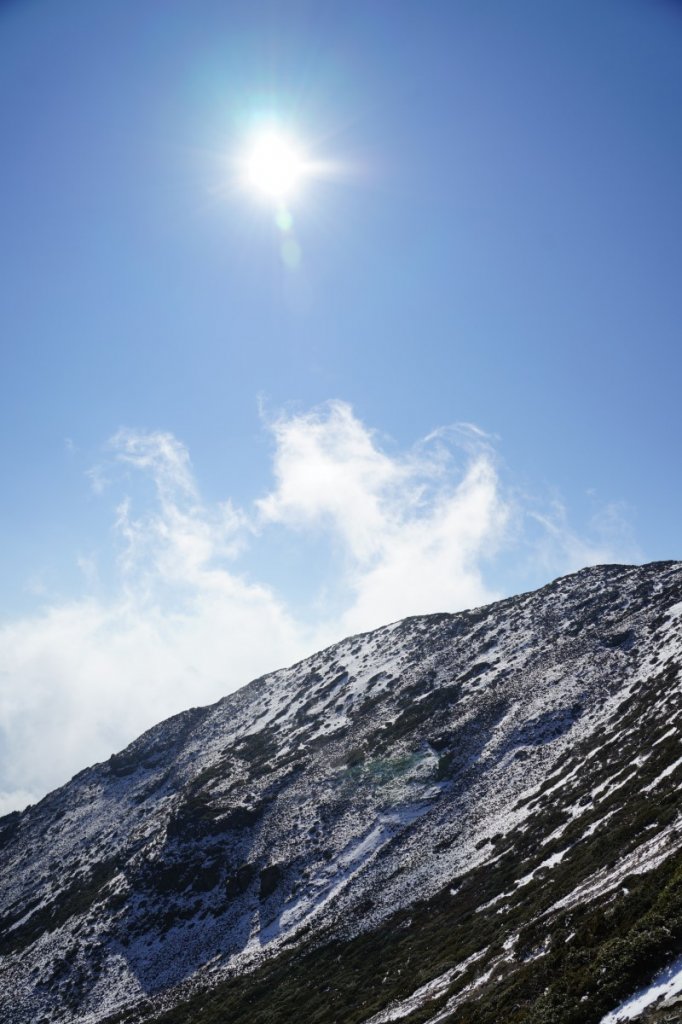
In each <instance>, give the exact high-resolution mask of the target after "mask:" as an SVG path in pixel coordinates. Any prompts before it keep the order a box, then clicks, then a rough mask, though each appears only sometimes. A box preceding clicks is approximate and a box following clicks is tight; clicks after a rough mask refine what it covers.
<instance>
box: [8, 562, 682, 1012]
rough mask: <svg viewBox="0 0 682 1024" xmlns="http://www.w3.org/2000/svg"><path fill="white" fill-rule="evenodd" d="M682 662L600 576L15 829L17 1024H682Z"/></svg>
mask: <svg viewBox="0 0 682 1024" xmlns="http://www.w3.org/2000/svg"><path fill="white" fill-rule="evenodd" d="M681 662H682V563H673V562H665V563H655V564H652V565H648V566H644V567H623V566H603V567H598V568H594V569H586V570H583V571H581V572H579V573H577V574H575V575H573V576H569V577H566V578H564V579H561V580H558V581H556V582H555V583H553V584H551V585H550V586H547V587H545V588H543V589H542V590H540V591H537V592H536V593H532V594H524V595H521V596H519V597H515V598H512V599H509V600H506V601H502V602H499V603H497V604H494V605H491V606H489V607H486V608H479V609H476V610H474V611H470V612H464V613H461V614H457V615H445V614H443V615H430V616H425V617H419V618H412V619H407V620H405V621H403V622H399V623H397V624H394V625H391V626H387V627H385V628H383V629H379V630H377V631H375V632H373V633H368V634H365V635H361V636H356V637H352V638H350V639H347V640H344V641H343V642H341V643H339V644H336V645H335V646H334V647H331V648H329V649H328V650H326V651H323V652H321V653H320V654H317V655H315V656H313V657H311V658H308V659H306V660H305V661H303V662H300V663H299V664H297V665H294V666H293V667H292V668H289V669H286V670H283V671H280V672H275V673H272V674H271V675H268V676H264V677H263V678H261V679H258V680H256V681H255V682H252V683H250V684H249V685H248V686H246V687H244V688H243V689H242V690H240V691H238V692H236V693H233V694H231V695H230V696H228V697H226V698H225V699H224V700H221V701H219V702H218V703H217V704H215V705H213V706H211V707H208V708H193V709H191V710H190V711H187V712H185V713H184V714H181V715H178V716H176V717H175V718H172V719H169V720H168V721H166V722H163V723H161V724H160V725H158V726H156V727H155V728H154V729H151V730H150V731H149V732H147V733H145V734H144V735H143V736H141V737H140V738H139V739H138V740H136V741H135V742H134V743H133V744H131V746H129V747H128V748H127V749H126V750H124V751H123V752H122V753H120V754H116V755H114V756H113V757H111V758H110V759H109V761H107V762H105V763H103V764H99V765H95V766H94V767H93V768H88V769H86V770H85V771H83V772H81V773H80V774H79V775H77V776H76V777H75V778H74V779H73V780H72V781H71V782H70V783H69V784H68V785H66V786H64V787H63V788H62V789H59V790H57V791H55V792H54V793H51V794H50V795H49V796H47V797H46V798H45V799H44V800H42V801H41V802H40V803H39V804H37V805H36V806H33V807H30V808H28V809H27V810H26V811H24V812H23V813H21V814H12V815H8V816H7V817H5V818H2V819H0V1006H1V1007H2V1014H1V1015H2V1020H3V1022H7V1024H28V1022H29V1021H30V1022H35V1021H42V1022H44V1024H50V1022H57V1021H59V1022H76V1021H78V1022H83V1024H86V1022H87V1024H95V1022H100V1021H105V1020H106V1021H110V1022H113V1021H117V1022H123V1021H125V1022H131V1024H132V1022H143V1021H144V1022H146V1021H152V1020H160V1021H163V1022H164V1024H190V1022H192V1024H195V1022H196V1024H212V1022H218V1021H220V1022H229V1024H247V1022H248V1024H279V1022H282V1024H283V1022H285V1021H286V1022H291V1021H302V1022H320V1024H323V1022H336V1024H385V1022H388V1021H401V1022H403V1024H419V1022H429V1024H441V1022H443V1024H445V1022H453V1024H454V1022H457V1024H473V1022H476V1024H499V1022H502V1021H503V1022H505V1024H507V1022H508V1024H512V1022H519V1024H520V1022H524V1024H549V1022H551V1024H591V1022H594V1024H598V1022H600V1021H602V1020H604V1022H605V1024H614V1022H615V1021H616V1020H619V1019H621V1015H622V1014H623V1013H625V1014H629V1017H628V1019H637V1020H640V1021H642V1022H644V1021H651V1022H653V1021H657V1022H659V1024H663V1022H672V1021H680V1020H682V1010H680V1007H679V1004H677V1003H676V994H675V993H676V991H677V989H676V986H675V984H674V982H675V978H677V977H678V975H679V976H680V978H682V961H679V963H677V961H678V959H679V957H680V954H682V801H680V797H679V787H680V782H681V781H682V744H681V743H680V724H681V718H680V715H681V710H682V681H681V677H680V668H681ZM666 968H667V969H668V974H667V976H666V977H667V978H668V982H669V984H668V986H667V988H665V990H664V989H661V988H659V989H655V988H654V987H651V986H652V984H654V985H655V984H657V983H658V981H660V979H658V981H657V979H656V976H657V974H658V973H659V972H660V971H662V970H665V969H666ZM671 979H672V981H671ZM647 986H650V988H649V989H648V990H647ZM680 988H681V989H682V980H681V981H680ZM637 990H642V991H640V992H639V998H638V1002H637V1003H634V1002H631V1003H630V1004H628V1006H626V1005H624V1004H625V1003H626V1002H627V1000H628V999H630V997H632V996H633V994H634V993H636V992H637ZM644 990H646V991H644ZM659 991H660V992H662V998H661V999H659V1000H658V1001H657V1002H654V997H655V996H656V994H657V993H658V992H659Z"/></svg>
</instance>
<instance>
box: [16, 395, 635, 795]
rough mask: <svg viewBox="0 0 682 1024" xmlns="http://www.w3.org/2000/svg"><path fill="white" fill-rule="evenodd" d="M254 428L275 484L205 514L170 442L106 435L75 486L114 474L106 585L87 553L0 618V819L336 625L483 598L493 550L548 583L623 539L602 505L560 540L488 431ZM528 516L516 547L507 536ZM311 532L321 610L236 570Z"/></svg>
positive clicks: (185, 457) (333, 408) (350, 626)
mask: <svg viewBox="0 0 682 1024" xmlns="http://www.w3.org/2000/svg"><path fill="white" fill-rule="evenodd" d="M270 430H271V432H272V437H273V442H274V463H273V468H274V482H273V487H272V490H271V491H270V493H269V494H267V495H266V496H265V497H263V498H261V499H260V500H258V501H256V502H255V503H254V507H253V509H252V510H240V509H238V508H235V507H234V505H233V504H232V503H231V502H229V501H225V502H223V503H219V504H215V505H210V506H209V505H207V504H206V503H205V502H204V501H203V500H202V497H201V494H200V489H199V487H198V485H197V482H196V480H195V478H194V474H193V470H192V465H191V460H190V456H189V453H188V451H187V449H186V448H185V447H184V445H182V444H181V443H180V442H179V441H178V440H177V439H176V438H175V437H173V435H171V434H169V433H162V432H152V433H140V432H135V431H120V432H119V433H118V434H116V436H115V437H114V438H112V440H111V442H110V445H109V458H108V460H107V461H105V462H103V464H102V465H101V466H99V467H98V470H97V474H91V475H90V479H91V482H92V483H93V485H94V486H95V489H96V490H99V491H100V494H104V495H108V494H112V495H113V494H115V493H116V491H117V488H120V484H121V481H120V478H121V474H123V477H124V483H125V491H126V493H124V494H123V495H122V496H121V494H120V492H119V494H118V497H117V498H116V499H115V500H116V501H117V502H118V504H117V505H116V508H115V536H116V539H117V554H118V562H117V564H118V569H117V576H116V578H115V579H114V580H113V581H111V580H110V581H109V582H108V584H107V581H106V580H103V579H102V571H101V564H100V559H99V558H98V557H97V553H96V552H89V554H88V555H87V556H86V557H83V556H81V558H80V565H81V568H82V570H83V574H84V576H85V582H86V585H87V586H90V588H91V592H89V593H88V594H87V595H86V596H82V597H80V598H78V599H73V600H70V601H64V600H61V599H60V600H54V601H53V602H52V603H51V604H48V605H47V607H44V608H43V609H42V610H40V611H37V612H36V613H35V614H33V615H30V616H26V617H24V618H22V619H18V620H15V621H8V622H5V623H4V624H3V625H1V626H0V666H1V669H0V672H1V674H0V738H1V739H0V813H1V811H2V809H6V810H9V809H11V808H12V807H13V806H21V805H22V804H23V803H25V802H26V801H27V800H28V799H35V798H39V797H40V796H41V795H42V794H43V793H44V792H45V791H47V790H48V789H50V788H52V787H53V786H55V785H58V784H60V783H62V782H63V781H65V780H66V779H67V778H68V777H69V776H70V775H71V774H72V773H73V772H75V771H77V770H79V769H80V768H82V767H84V766H85V765H86V764H89V763H92V762H93V761H95V760H100V759H102V758H105V757H107V756H108V755H109V754H110V753H111V752H112V751H114V750H117V749H120V748H121V747H122V746H123V745H124V744H125V743H127V742H128V741H130V740H131V739H133V738H134V737H135V736H136V735H137V734H138V733H139V732H140V731H142V730H143V729H145V728H147V727H149V726H150V725H152V724H154V723H155V722H157V721H160V720H161V719H163V718H164V717H165V716H167V715H169V714H172V713H174V712H177V711H180V710H182V709H184V708H186V707H189V706H191V705H196V704H203V703H208V702H210V701H213V700H216V699H218V698H220V697H221V696H223V695H224V694H225V693H228V692H229V691H230V690H232V689H234V688H235V687H237V686H239V685H241V684H242V683H245V682H247V681H248V680H249V679H251V678H253V677H255V676H256V675H259V674H260V673H262V672H264V671H268V670H270V669H275V668H278V667H280V666H282V665H284V664H287V663H290V662H292V661H294V660H295V659H297V658H299V657H302V656H304V655H305V654H307V653H311V652H312V651H313V650H315V649H317V648H319V647H321V646H323V645H324V644H326V643H331V642H333V641H334V640H337V639H340V638H341V636H343V635H344V634H347V633H350V632H355V631H359V630H364V629H369V628H372V627H374V626H378V625H380V624H382V623H384V622H388V621H392V620H395V619H397V618H401V617H403V616H405V615H411V614H416V613H421V612H431V611H443V610H445V611H447V610H453V611H454V610H457V609H461V608H463V607H467V606H471V605H476V604H481V603H483V602H485V601H488V600H491V599H493V598H494V597H496V596H498V592H497V589H496V587H495V586H494V585H492V584H491V583H490V582H489V578H493V579H494V573H493V568H494V565H495V563H494V562H493V561H492V559H493V556H495V555H496V554H498V553H499V554H502V555H504V556H505V557H509V552H510V550H511V551H512V555H513V550H515V549H516V550H518V551H520V552H521V554H522V557H523V559H524V563H527V562H528V561H529V560H533V559H535V560H536V562H537V564H538V565H539V566H542V567H551V571H552V572H553V573H554V574H556V573H558V572H561V571H568V570H569V569H572V568H577V567H578V565H579V564H586V563H587V562H591V561H593V560H595V558H596V559H597V560H600V559H601V556H602V555H607V554H608V557H609V559H610V560H613V558H614V557H616V555H617V552H616V551H614V549H613V547H614V546H613V544H611V546H610V547H609V537H611V538H613V537H615V538H616V547H617V546H618V544H619V543H621V542H622V541H623V539H624V538H625V537H626V533H627V529H626V523H625V520H624V519H623V516H622V513H621V512H619V511H618V510H617V509H615V508H614V507H611V508H607V509H606V511H605V512H603V513H602V521H601V522H598V523H596V525H595V529H594V531H593V532H594V535H595V536H597V538H598V543H594V542H588V541H586V540H584V539H582V538H581V537H580V536H579V535H578V534H577V533H576V532H575V531H573V530H571V529H570V527H569V525H568V522H567V517H566V513H565V510H564V509H563V507H562V506H561V505H560V504H556V505H555V506H553V507H550V508H549V510H547V509H544V510H542V509H540V510H538V508H536V507H533V509H532V511H531V512H529V511H527V510H525V509H524V507H523V505H522V504H521V503H520V502H519V500H518V498H517V499H513V498H512V497H511V492H510V489H509V488H508V487H505V486H504V485H503V483H502V480H501V473H500V469H499V466H498V463H497V459H496V456H495V453H494V450H493V448H492V445H491V441H490V438H489V437H488V436H487V435H485V434H484V433H483V432H482V431H481V430H480V429H479V428H477V427H475V426H473V425H465V426H462V427H459V428H456V429H448V430H437V431H435V432H433V433H432V434H431V435H429V437H428V438H426V439H425V440H424V441H423V442H421V443H419V444H418V445H416V446H414V447H413V448H411V449H410V450H408V451H403V452H395V451H391V450H389V447H388V445H387V444H386V443H384V444H382V443H381V440H380V439H379V437H378V435H377V434H376V433H375V432H373V431H372V430H370V429H368V428H367V427H366V426H365V425H364V424H363V423H362V422H360V421H359V420H358V419H357V417H355V416H354V414H353V412H352V410H351V408H350V407H349V406H348V405H346V404H344V403H341V402H335V403H330V404H329V405H326V406H324V407H322V408H321V409H318V410H315V411H313V412H310V413H305V414H300V415H289V416H286V417H281V418H279V419H277V420H276V421H275V422H274V423H272V424H271V425H270ZM117 467H118V468H117ZM140 479H143V480H148V481H149V482H151V484H152V498H151V499H150V500H148V501H145V500H143V499H141V498H140V496H139V494H138V493H137V492H138V491H139V487H137V486H136V484H137V482H139V480H140ZM103 480H104V481H106V489H105V488H104V486H102V487H99V486H98V482H99V481H103ZM131 491H132V492H135V494H136V496H135V497H134V498H133V497H131ZM102 500H105V497H102ZM529 515H532V516H533V517H534V518H533V522H534V524H535V526H536V528H537V529H536V535H535V536H534V537H533V538H532V540H529V539H528V538H527V537H526V538H525V539H524V531H523V522H524V517H525V518H526V520H527V518H528V516H529ZM609 517H610V521H609ZM275 526H276V527H277V528H276V529H275ZM512 527H513V528H512ZM538 531H539V533H538ZM313 535H314V538H315V541H316V543H318V544H319V543H320V542H321V539H322V542H324V544H325V547H326V549H327V550H328V551H331V552H332V555H331V561H330V568H329V572H328V574H327V576H328V578H326V579H325V580H324V588H325V590H326V591H327V594H328V595H330V600H328V601H326V602H321V603H319V604H318V603H315V602H312V604H311V607H309V608H308V609H307V610H304V611H301V610H299V611H298V612H296V613H295V612H294V611H293V610H292V609H293V603H292V600H291V595H290V594H288V593H284V592H283V588H281V589H282V592H280V593H277V592H276V591H275V589H274V587H273V586H272V585H271V584H269V583H268V580H267V579H265V580H254V579H253V578H251V577H250V576H249V575H248V567H249V559H250V557H251V556H255V555H257V554H258V553H259V551H262V550H263V549H264V547H265V548H266V547H267V545H268V544H272V543H273V537H274V542H276V543H277V544H278V545H283V544H287V543H288V542H289V541H291V540H292V538H294V537H295V538H297V543H298V544H299V545H300V544H301V542H303V545H304V548H305V545H306V544H308V543H309V542H310V541H311V540H312V539H313ZM621 546H622V545H621ZM76 557H77V554H76V553H74V558H76ZM255 560H256V559H252V562H253V561H255ZM103 561H104V562H106V561H107V559H104V560H103ZM265 562H267V559H266V560H265ZM98 565H99V571H98ZM537 582H543V578H542V576H540V578H539V579H538V581H537ZM331 606H333V607H334V614H331V612H330V607H331ZM321 609H322V610H321ZM325 609H326V611H325Z"/></svg>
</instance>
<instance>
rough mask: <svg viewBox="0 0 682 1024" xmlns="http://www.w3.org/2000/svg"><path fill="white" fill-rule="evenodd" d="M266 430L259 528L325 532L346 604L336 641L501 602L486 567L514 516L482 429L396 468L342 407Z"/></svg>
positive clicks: (404, 459)
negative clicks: (267, 460) (269, 454)
mask: <svg viewBox="0 0 682 1024" xmlns="http://www.w3.org/2000/svg"><path fill="white" fill-rule="evenodd" d="M272 429H273V432H274V436H275V440H276V454H275V477H276V482H277V486H276V488H275V490H274V491H273V492H272V493H271V494H269V495H268V496H267V497H266V498H264V499H263V500H261V501H260V502H258V507H259V509H260V512H261V515H262V517H263V519H264V520H265V521H266V522H279V523H283V524H285V525H287V526H291V527H293V528H297V529H299V530H300V529H308V528H310V527H311V526H321V527H323V528H326V529H327V530H328V531H329V532H330V533H331V535H332V536H334V537H335V538H337V540H338V541H340V543H341V544H342V545H343V549H344V553H345V556H346V576H345V581H346V583H347V585H348V587H349V590H350V592H351V594H352V601H351V603H350V604H349V606H348V607H347V608H346V610H345V612H344V615H343V618H342V626H343V628H342V632H343V631H356V630H362V629H368V628H372V627H375V626H379V625H381V624H382V623H384V622H388V621H392V620H394V619H396V618H402V617H404V616H406V615H416V614H420V613H426V612H432V611H443V610H445V611H447V610H450V609H458V608H462V607H466V606H470V605H475V604H480V603H482V602H484V601H488V600H493V599H494V598H495V597H496V596H497V594H496V592H495V591H493V590H491V589H490V588H489V587H488V586H486V584H485V583H484V580H483V575H482V561H483V559H484V558H485V557H486V556H490V555H491V554H492V553H493V552H494V550H495V549H496V547H497V546H498V545H499V544H500V542H501V540H502V538H503V537H504V533H505V527H506V524H507V521H508V519H509V515H510V508H509V506H508V503H507V501H506V500H505V499H504V498H503V497H502V495H501V493H500V485H499V478H498V474H497V471H496V468H495V461H494V457H493V454H492V451H491V449H490V446H489V444H488V441H487V438H486V436H485V435H484V434H483V432H482V431H479V430H478V428H474V429H472V428H471V427H470V426H467V427H466V428H463V429H462V430H460V431H458V432H457V434H453V432H452V431H450V432H444V431H438V432H435V433H433V434H431V435H430V436H429V437H428V438H427V439H426V441H425V442H423V443H422V444H420V445H418V446H417V447H415V448H413V449H411V450H410V451H408V452H407V453H404V454H400V455H397V456H389V455H387V454H386V453H385V452H384V451H382V449H381V448H380V447H379V444H378V441H377V438H376V436H375V435H374V434H373V433H372V432H371V431H368V430H367V429H366V428H365V427H364V426H363V424H362V423H361V422H360V421H359V420H357V419H356V418H355V417H354V415H353V413H352V410H351V409H350V407H349V406H348V405H346V404H344V403H342V402H334V403H331V404H330V405H329V406H326V407H325V408H324V409H322V410H317V411H315V412H313V413H308V414H305V415H301V416H293V417H288V418H282V419H279V420H277V421H276V422H275V423H274V425H273V428H272ZM453 440H454V441H455V442H456V445H453ZM462 448H465V449H466V452H467V461H466V465H465V467H464V469H463V470H461V469H460V470H459V471H458V465H457V460H456V459H455V453H459V454H460V455H461V449H462Z"/></svg>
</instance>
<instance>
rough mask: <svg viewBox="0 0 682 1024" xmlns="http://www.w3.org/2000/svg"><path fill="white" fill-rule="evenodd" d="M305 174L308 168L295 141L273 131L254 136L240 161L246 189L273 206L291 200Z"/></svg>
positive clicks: (263, 131) (265, 131) (267, 130)
mask: <svg viewBox="0 0 682 1024" xmlns="http://www.w3.org/2000/svg"><path fill="white" fill-rule="evenodd" d="M307 173H308V165H307V164H306V160H305V156H304V154H303V152H302V150H301V148H300V147H299V145H298V143H297V142H296V140H295V139H293V138H291V137H290V136H288V135H286V134H285V133H284V132H282V131H280V130H278V129H275V128H268V129H263V130H262V131H261V132H259V133H258V134H257V135H255V136H254V138H253V139H252V140H251V144H250V146H249V147H248V148H247V151H246V154H245V156H244V159H243V160H242V179H243V182H244V184H245V185H246V187H247V188H248V189H249V190H250V191H251V192H253V193H254V194H255V195H256V196H258V197H259V198H260V199H263V200H265V201H266V202H271V203H275V204H281V203H285V202H286V201H288V200H290V199H292V198H293V196H294V195H295V193H296V192H297V191H298V189H299V187H300V185H301V184H302V182H303V179H304V178H305V177H306V175H307Z"/></svg>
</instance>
